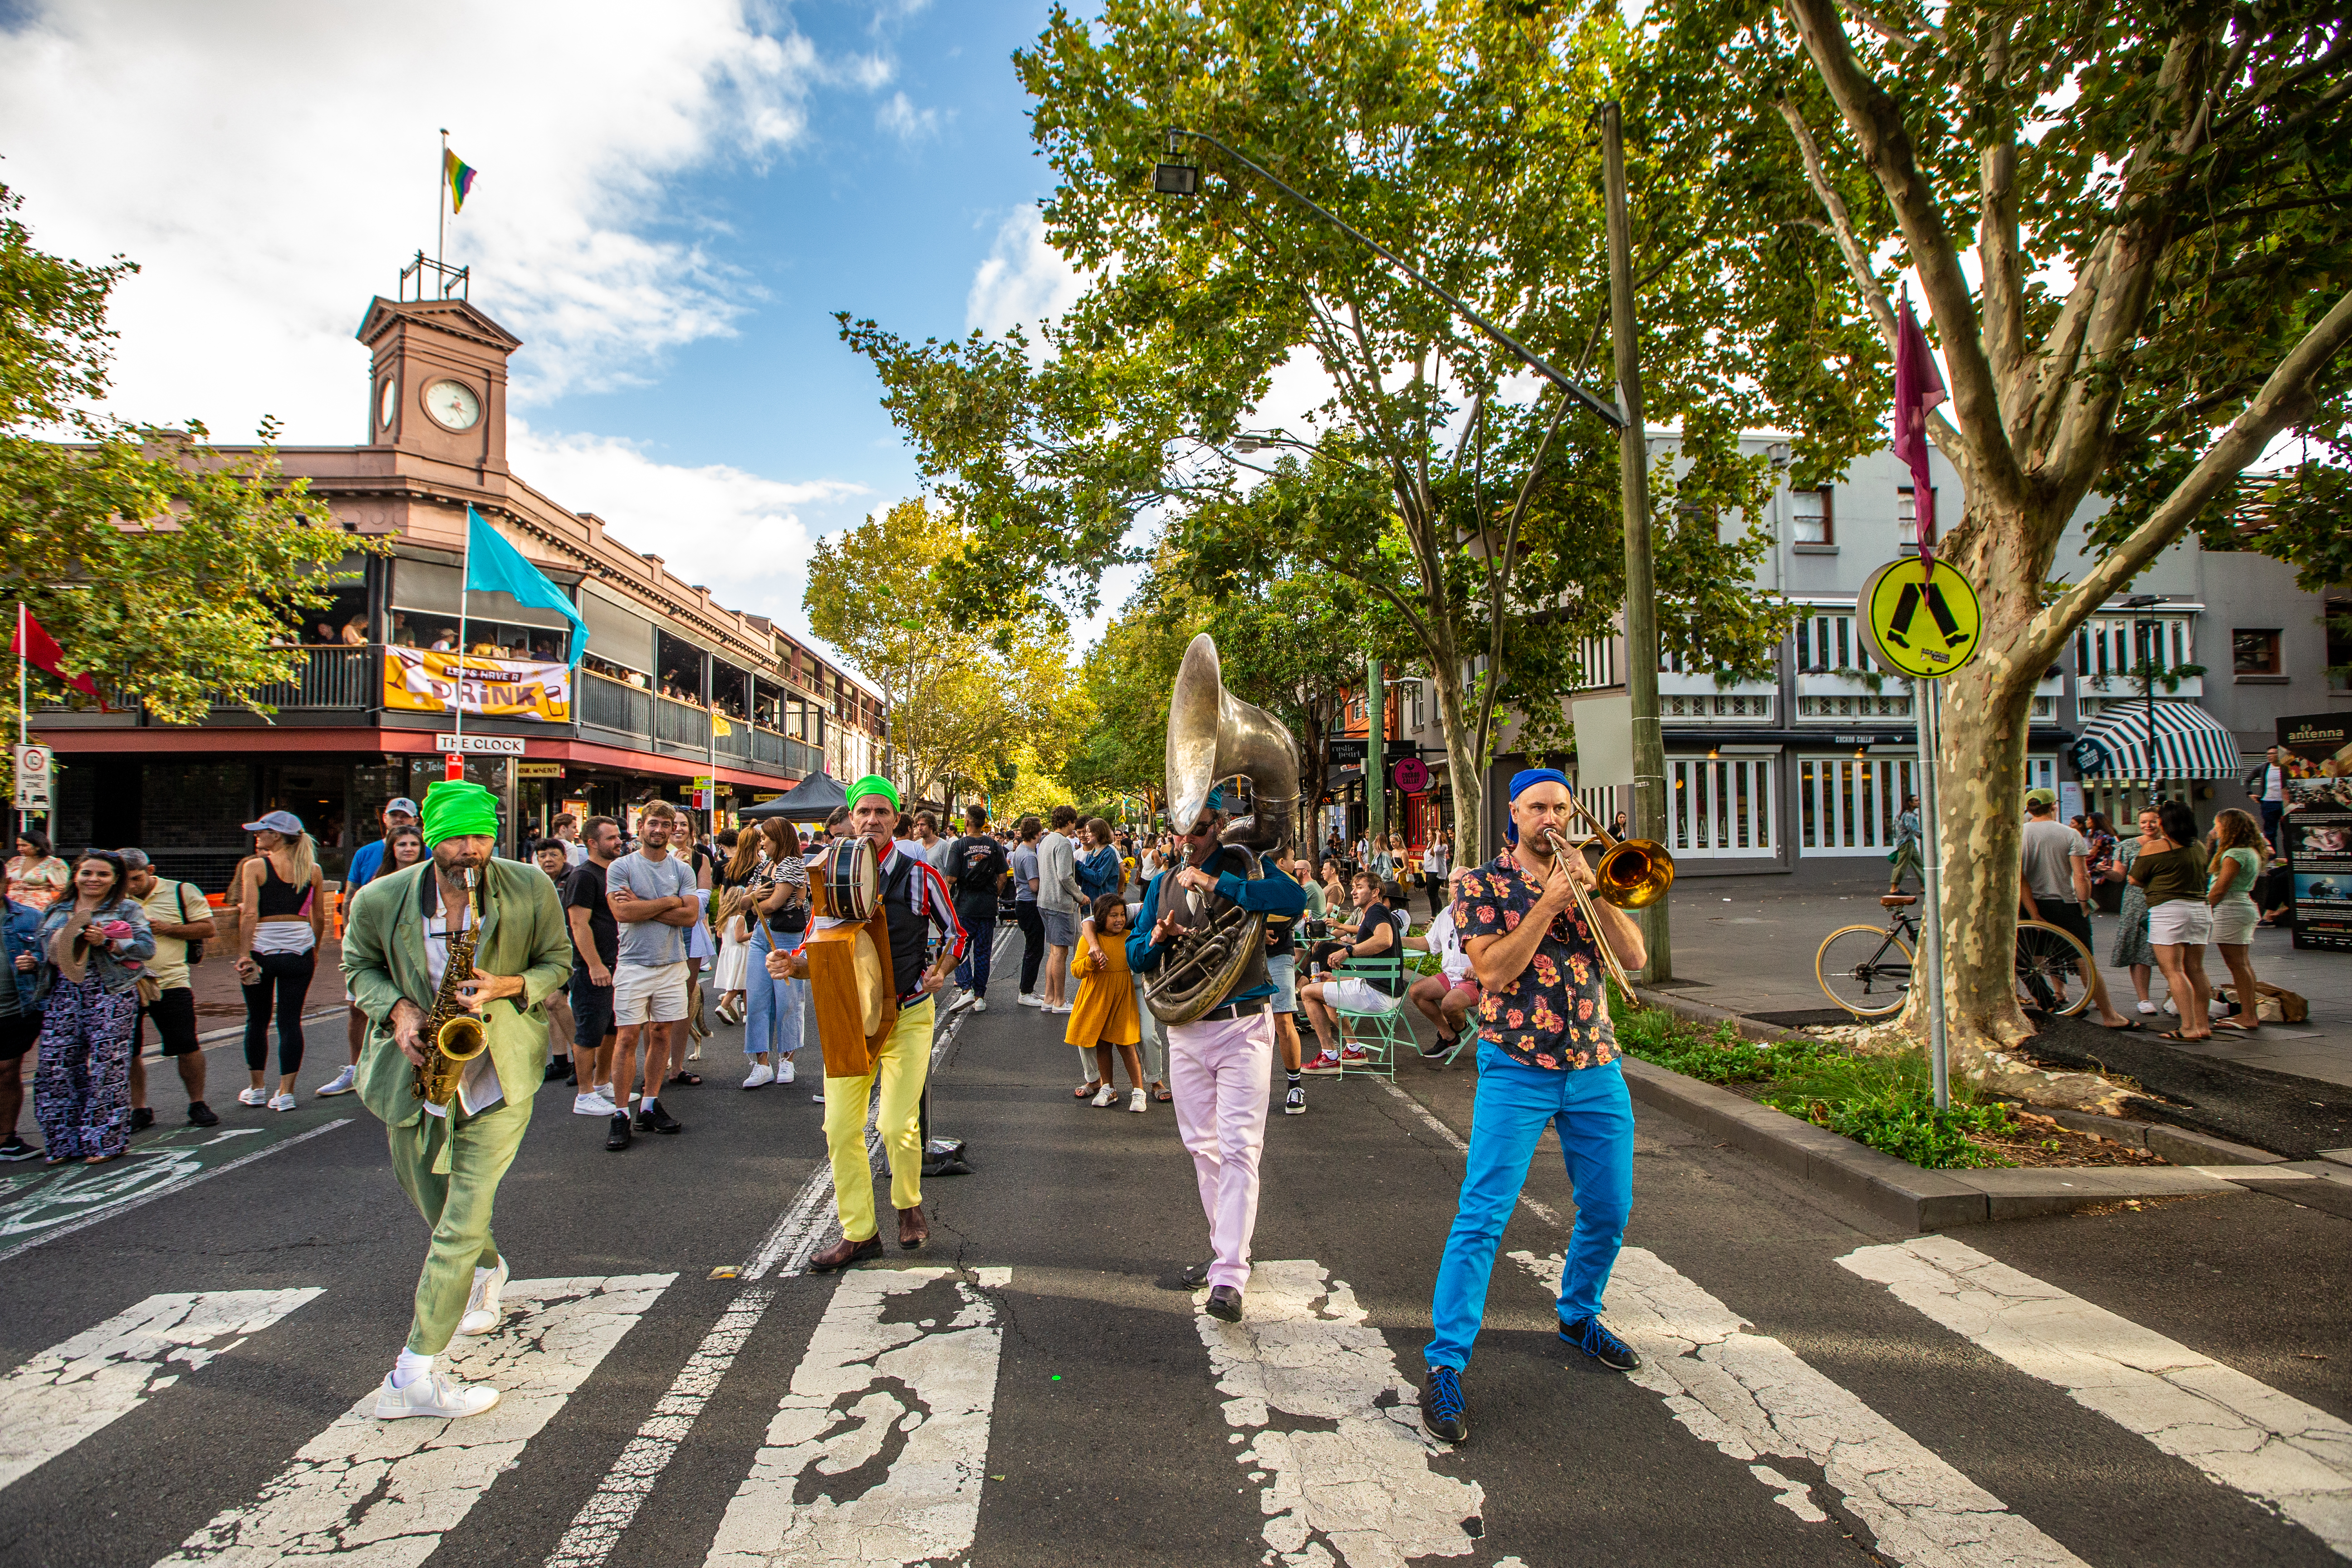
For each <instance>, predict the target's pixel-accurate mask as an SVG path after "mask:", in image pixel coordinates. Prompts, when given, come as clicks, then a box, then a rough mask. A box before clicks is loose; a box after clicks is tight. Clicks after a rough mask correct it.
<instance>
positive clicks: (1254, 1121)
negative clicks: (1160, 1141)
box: [1167, 1010, 1274, 1290]
mask: <svg viewBox="0 0 2352 1568" xmlns="http://www.w3.org/2000/svg"><path fill="white" fill-rule="evenodd" d="M1167 1033H1168V1088H1169V1091H1170V1092H1171V1094H1173V1095H1174V1096H1175V1099H1176V1129H1177V1131H1179V1132H1180V1133H1181V1134H1182V1136H1183V1139H1184V1147H1185V1148H1186V1149H1187V1150H1188V1151H1190V1152H1191V1153H1192V1174H1193V1175H1194V1177H1195V1178H1197V1179H1198V1181H1199V1182H1200V1184H1201V1211H1202V1213H1203V1214H1205V1215H1207V1216H1208V1219H1209V1243H1210V1249H1211V1251H1212V1252H1213V1254H1214V1255H1215V1258H1214V1261H1213V1262H1212V1263H1211V1264H1210V1265H1209V1283H1210V1284H1211V1285H1212V1286H1217V1285H1231V1286H1232V1287H1234V1289H1237V1290H1238V1289H1241V1288H1242V1287H1243V1286H1244V1285H1246V1284H1248V1283H1249V1274H1250V1235H1251V1233H1252V1232H1253V1231H1255V1229H1256V1228H1257V1162H1258V1155H1259V1153H1260V1152H1261V1151H1263V1150H1264V1149H1265V1106H1266V1097H1267V1095H1268V1094H1269V1093H1270V1092H1271V1091H1272V1088H1273V1083H1274V1015H1273V1014H1272V1013H1271V1012H1267V1011H1264V1010H1261V1011H1259V1012H1256V1013H1253V1014H1250V1015H1248V1016H1245V1017H1240V1018H1220V1019H1218V1020H1217V1021H1215V1022H1214V1023H1208V1024H1171V1025H1169V1026H1167Z"/></svg>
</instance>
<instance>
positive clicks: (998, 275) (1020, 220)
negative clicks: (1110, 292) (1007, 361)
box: [963, 206, 1087, 343]
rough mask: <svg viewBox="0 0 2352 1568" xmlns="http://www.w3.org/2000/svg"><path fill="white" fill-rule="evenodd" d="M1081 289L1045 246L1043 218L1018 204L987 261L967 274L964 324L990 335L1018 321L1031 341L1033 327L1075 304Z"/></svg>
mask: <svg viewBox="0 0 2352 1568" xmlns="http://www.w3.org/2000/svg"><path fill="white" fill-rule="evenodd" d="M1086 289H1087V280H1086V279H1085V278H1084V277H1083V276H1081V275H1080V274H1079V273H1078V272H1076V270H1074V269H1073V268H1071V266H1070V264H1069V263H1068V262H1066V261H1065V260H1063V259H1062V254H1061V252H1059V251H1057V250H1055V248H1054V247H1052V246H1050V245H1048V244H1046V243H1045V219H1044V217H1042V216H1039V214H1038V212H1037V209H1036V208H1035V207H1034V206H1024V207H1023V208H1021V209H1020V210H1019V211H1017V212H1015V213H1014V214H1013V216H1010V217H1008V218H1006V219H1005V220H1004V222H1003V224H1002V225H1000V226H998V228H997V231H996V244H995V246H994V247H992V249H991V250H990V252H989V256H988V259H987V260H985V261H983V262H982V263H981V264H980V269H979V270H978V271H976V272H974V273H973V274H972V278H971V293H970V294H968V295H967V296H965V299H964V307H963V314H964V324H965V325H966V326H968V327H978V328H980V329H981V330H982V331H986V332H989V333H991V334H996V333H1001V332H1003V331H1004V330H1005V329H1007V328H1008V327H1011V326H1013V325H1014V324H1016V323H1018V324H1019V325H1021V326H1023V327H1024V328H1027V329H1028V330H1029V338H1030V342H1033V343H1034V342H1036V341H1037V333H1036V326H1037V323H1038V322H1039V321H1045V320H1047V319H1050V318H1052V317H1055V316H1059V315H1060V314H1061V313H1062V312H1063V311H1065V310H1068V309H1069V308H1070V307H1071V306H1072V305H1075V304H1076V303H1077V302H1078V299H1079V297H1080V296H1081V295H1083V294H1084V293H1085V292H1086Z"/></svg>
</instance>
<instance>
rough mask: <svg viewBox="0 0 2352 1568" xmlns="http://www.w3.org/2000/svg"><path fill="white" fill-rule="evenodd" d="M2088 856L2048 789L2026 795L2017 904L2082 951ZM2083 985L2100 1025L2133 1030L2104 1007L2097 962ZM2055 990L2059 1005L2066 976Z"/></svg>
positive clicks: (2087, 932) (2087, 940)
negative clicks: (2060, 815) (2085, 987)
mask: <svg viewBox="0 0 2352 1568" xmlns="http://www.w3.org/2000/svg"><path fill="white" fill-rule="evenodd" d="M2090 854H2091V846H2090V845H2089V844H2088V843H2087V842H2086V841H2084V837H2083V836H2082V835H2081V834H2079V833H2077V832H2075V831H2074V829H2073V828H2071V827H2069V826H2066V825H2065V824H2064V823H2063V822H2061V821H2059V820H2058V797H2057V795H2054V794H2053V793H2052V792H2051V791H2049V790H2046V789H2037V790H2029V791H2027V792H2026V796H2025V831H2024V833H2023V834H2022V835H2021V837H2020V838H2019V845H2018V857H2017V869H2018V893H2019V900H2020V902H2021V904H2022V905H2023V907H2024V910H2025V913H2026V918H2027V919H2029V920H2038V921H2042V923H2043V924H2045V925H2053V926H2056V927H2057V928H2058V929H2059V930H2060V931H2064V932H2065V933H2066V934H2067V935H2069V936H2071V937H2073V938H2074V940H2075V941H2077V942H2081V943H2082V944H2083V946H2084V950H2085V951H2089V950H2090V948H2091V942H2092V937H2091V913H2090V906H2091V872H2090ZM2083 983H2084V984H2086V985H2088V986H2089V987H2090V988H2091V1003H2092V1005H2094V1006H2095V1007H2096V1008H2097V1009H2098V1010H2099V1021H2100V1022H2101V1023H2103V1024H2105V1025H2106V1026H2107V1027H2108V1028H2110V1029H2126V1028H2136V1027H2137V1025H2135V1024H2133V1023H2132V1022H2131V1021H2130V1020H2128V1019H2126V1017H2125V1016H2123V1015H2122V1014H2120V1013H2118V1012H2116V1010H2115V1009H2114V1008H2113V1007H2111V1006H2109V1005H2107V988H2106V985H2105V983H2104V982H2102V981H2101V980H2100V978H2099V965H2098V961H2097V959H2096V958H2095V957H2094V958H2093V960H2092V962H2091V963H2090V964H2089V965H2088V966H2087V967H2086V972H2085V973H2084V976H2083ZM2053 990H2054V994H2055V997H2056V1000H2057V1001H2058V1003H2059V1004H2060V1005H2064V1002H2065V999H2066V986H2065V978H2064V976H2063V975H2061V976H2059V977H2057V979H2056V980H2055V981H2054V982H2053Z"/></svg>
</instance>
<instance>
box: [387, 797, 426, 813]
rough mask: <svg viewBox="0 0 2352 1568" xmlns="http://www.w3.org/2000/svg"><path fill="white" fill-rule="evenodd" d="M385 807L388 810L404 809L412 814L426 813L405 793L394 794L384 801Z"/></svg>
mask: <svg viewBox="0 0 2352 1568" xmlns="http://www.w3.org/2000/svg"><path fill="white" fill-rule="evenodd" d="M383 808H384V810H386V811H404V812H406V813H407V814H408V815H409V816H424V815H425V814H424V813H423V812H421V811H419V810H417V809H416V803H415V801H413V800H411V799H409V798H408V797H407V796H406V795H394V796H393V798H392V799H390V800H388V801H385V802H384V803H383Z"/></svg>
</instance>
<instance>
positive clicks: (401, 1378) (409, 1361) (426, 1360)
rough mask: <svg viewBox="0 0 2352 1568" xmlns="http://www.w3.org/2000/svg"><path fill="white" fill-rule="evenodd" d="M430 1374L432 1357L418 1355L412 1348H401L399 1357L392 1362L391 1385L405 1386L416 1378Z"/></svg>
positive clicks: (396, 1386) (395, 1386)
mask: <svg viewBox="0 0 2352 1568" xmlns="http://www.w3.org/2000/svg"><path fill="white" fill-rule="evenodd" d="M432 1375H433V1358H432V1357H431V1356H429V1355H418V1354H417V1353H416V1352H415V1351H412V1350H403V1351H402V1352H400V1359H399V1360H398V1361H396V1362H394V1363H392V1385H393V1387H394V1388H406V1387H407V1386H408V1385H409V1384H412V1383H415V1381H416V1380H417V1379H418V1378H420V1377H430V1376H432Z"/></svg>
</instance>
